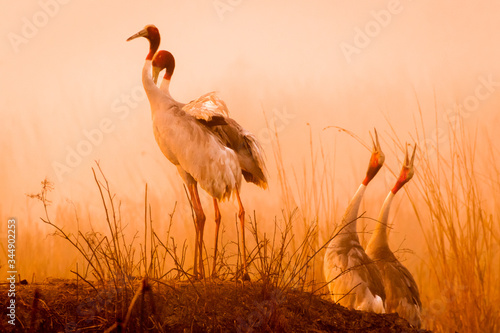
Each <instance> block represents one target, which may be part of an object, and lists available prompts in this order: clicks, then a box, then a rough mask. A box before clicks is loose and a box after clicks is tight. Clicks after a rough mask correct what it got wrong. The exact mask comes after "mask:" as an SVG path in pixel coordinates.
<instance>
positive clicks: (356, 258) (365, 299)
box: [324, 241, 386, 313]
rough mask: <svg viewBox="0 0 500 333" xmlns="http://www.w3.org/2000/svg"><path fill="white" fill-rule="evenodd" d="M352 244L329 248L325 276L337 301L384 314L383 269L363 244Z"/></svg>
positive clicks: (354, 307)
mask: <svg viewBox="0 0 500 333" xmlns="http://www.w3.org/2000/svg"><path fill="white" fill-rule="evenodd" d="M349 245H350V246H346V247H337V248H336V249H332V248H327V253H326V256H325V267H324V269H325V278H326V281H327V282H328V288H329V289H330V292H331V293H332V298H333V300H334V301H335V302H338V303H339V304H341V305H343V306H346V307H348V308H353V309H358V310H364V311H373V312H378V313H384V312H385V306H384V301H385V296H386V295H385V290H384V286H383V284H382V276H381V275H380V272H379V271H378V269H377V268H376V267H375V264H374V263H373V262H372V261H371V259H370V258H369V257H368V256H367V255H366V253H365V251H364V250H363V248H362V247H361V246H360V245H359V243H357V242H354V241H353V242H349ZM346 294H349V295H348V296H345V295H346Z"/></svg>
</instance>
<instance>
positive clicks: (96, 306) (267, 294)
mask: <svg viewBox="0 0 500 333" xmlns="http://www.w3.org/2000/svg"><path fill="white" fill-rule="evenodd" d="M423 123H424V121H423V120H422V122H421V124H419V125H417V126H416V129H415V134H414V137H415V141H416V142H424V141H425V139H427V138H426V137H425V135H424V133H426V131H425V128H424V126H423V125H422V124H423ZM320 137H321V136H320ZM481 139H483V138H481ZM314 141H315V140H314V139H313V133H312V131H311V132H310V138H309V146H310V156H309V157H308V158H307V159H306V160H305V161H304V162H303V164H299V166H298V167H297V166H295V167H293V168H291V169H290V168H289V167H287V166H286V165H285V162H284V156H283V151H282V149H281V146H280V140H279V137H278V135H277V134H276V135H275V138H274V140H273V142H272V144H273V153H274V159H275V163H276V170H277V176H278V181H279V186H280V188H281V192H282V193H281V199H282V202H281V205H282V207H283V208H282V215H281V216H280V217H275V218H274V223H273V230H272V232H269V230H268V229H265V228H263V227H261V223H259V221H257V218H256V214H255V213H254V214H253V216H252V217H251V218H250V224H249V228H250V231H251V234H252V236H253V239H254V244H255V246H254V248H253V249H248V251H249V252H248V254H249V257H250V268H251V272H250V273H251V275H252V282H251V283H245V284H243V283H242V282H241V281H239V279H238V276H240V274H239V273H240V269H241V267H240V266H241V265H240V263H241V260H240V255H241V254H240V253H232V252H231V251H230V249H229V250H228V247H227V245H228V244H227V243H223V244H222V246H221V247H220V248H221V249H220V252H221V253H220V256H219V263H218V272H217V273H218V275H219V278H220V279H219V280H215V281H214V280H203V281H195V280H193V279H192V276H191V267H189V266H187V264H186V253H187V247H186V245H185V243H182V244H178V243H177V242H176V240H175V238H174V237H173V236H172V235H170V227H171V224H170V227H169V228H168V229H167V232H166V233H164V234H163V235H161V236H159V235H158V234H157V232H156V231H155V229H154V223H153V221H152V217H151V216H152V211H153V210H154V209H155V207H151V206H150V203H149V201H148V194H147V193H148V191H147V186H146V189H145V197H144V208H143V209H144V234H142V235H138V234H137V233H134V235H132V236H130V235H129V234H130V231H127V232H126V228H127V222H126V218H124V217H122V216H121V212H120V203H119V201H118V199H117V198H116V197H115V194H114V193H113V192H112V190H111V189H110V185H109V183H108V181H107V179H106V177H105V176H104V174H103V172H102V170H101V169H100V167H99V165H97V168H96V170H95V171H94V178H95V182H96V186H97V188H98V190H99V194H100V197H101V201H102V207H103V210H104V213H105V214H104V216H105V223H106V225H107V230H106V231H104V232H103V231H101V232H97V231H94V230H93V229H91V231H90V232H87V233H82V232H80V231H78V233H77V234H71V233H67V232H66V231H65V230H64V229H63V228H61V227H60V226H59V225H58V224H56V223H54V222H52V220H51V218H50V216H49V209H48V207H49V205H50V201H49V198H48V194H49V192H50V190H51V185H50V183H48V182H44V183H43V188H42V191H41V192H40V193H39V194H37V195H34V197H36V198H38V199H39V200H40V201H41V202H42V204H43V207H44V209H45V216H44V217H43V218H42V221H43V222H44V223H46V224H47V225H49V226H51V227H52V228H54V230H55V234H56V235H58V236H60V237H62V238H63V239H64V240H66V241H67V242H68V244H69V245H70V247H71V248H72V249H76V250H77V251H78V253H79V254H80V256H81V258H83V265H81V264H80V266H78V265H76V267H75V269H74V271H73V273H74V274H75V280H71V281H56V282H53V281H52V282H50V283H48V284H47V283H46V284H41V285H39V286H36V285H30V286H28V287H22V286H20V288H22V290H21V291H20V292H19V294H20V295H21V296H22V297H21V298H22V299H23V302H21V303H20V309H21V311H20V314H19V321H20V323H22V326H23V327H25V328H26V329H28V328H31V329H33V327H35V328H36V329H37V330H39V331H46V332H49V331H53V330H63V329H66V330H68V331H78V330H83V331H102V330H105V329H108V330H116V331H119V330H125V329H128V330H129V331H141V330H142V331H160V332H161V331H165V332H166V331H174V332H175V331H179V332H180V331H193V332H198V331H199V332H202V331H235V330H236V331H242V332H251V331H269V332H271V331H332V330H335V329H337V330H343V331H349V330H366V331H370V330H372V331H377V330H389V331H390V330H393V331H400V330H402V329H404V330H408V331H410V330H409V328H408V327H407V326H404V325H407V324H406V323H405V322H404V321H401V320H399V319H397V316H395V315H392V316H378V315H374V314H366V313H361V312H355V311H347V310H345V309H342V308H340V307H338V306H335V305H334V304H332V303H331V302H330V301H327V300H325V298H326V297H325V295H324V294H325V293H326V289H325V281H324V278H323V273H322V264H323V263H322V260H323V254H324V253H323V249H324V246H325V245H326V244H327V243H328V241H329V239H330V238H331V237H332V235H334V234H335V231H336V230H335V223H334V221H337V220H338V218H339V216H340V215H342V213H343V208H342V207H339V206H338V204H337V200H338V198H337V196H336V188H335V178H336V177H335V158H336V156H335V154H334V152H333V153H331V152H328V151H326V150H325V149H324V147H323V144H322V143H321V140H320V142H319V145H318V144H317V143H315V142H314ZM477 142H478V138H477V133H475V132H473V133H471V132H469V130H467V129H466V128H465V127H464V126H454V127H453V126H450V128H449V132H448V141H447V142H446V145H443V144H441V145H440V146H438V147H439V148H438V149H437V150H434V149H431V148H432V147H429V146H422V145H421V146H420V150H419V153H418V157H417V161H416V163H415V165H416V166H415V168H416V172H415V177H414V180H413V181H412V183H411V186H410V187H406V188H405V191H406V193H407V195H408V196H409V198H410V201H411V206H412V207H413V212H412V213H411V214H412V217H410V218H414V219H416V220H418V222H419V224H420V228H421V230H422V234H423V237H424V239H425V246H426V252H427V253H426V255H425V256H423V259H422V260H421V262H420V264H419V265H417V266H413V267H408V268H409V269H410V271H412V272H414V276H415V278H416V280H417V283H418V285H419V287H420V291H421V297H422V302H423V320H424V327H426V328H429V329H432V330H435V331H437V332H449V331H464V332H483V331H489V332H494V331H498V330H499V327H500V319H499V318H500V310H499V307H498V306H497V304H498V303H499V302H500V288H498V286H497V285H498V281H499V280H500V266H499V265H498V262H499V253H500V251H499V250H500V245H499V244H500V223H499V219H498V209H499V208H500V200H499V198H500V170H499V167H498V166H497V165H496V164H495V163H494V161H493V156H494V155H495V154H497V153H498V151H496V150H495V148H494V144H493V142H491V141H488V140H486V141H484V140H483V141H481V142H482V143H483V146H482V149H483V150H484V148H485V147H486V148H487V149H489V150H490V152H489V153H490V154H489V155H488V156H489V157H490V158H491V160H490V161H486V162H485V160H484V159H479V157H478V154H477V152H476V148H477V144H478V143H477ZM484 142H486V144H485V143H484ZM393 144H394V147H396V148H395V150H396V151H394V152H392V153H394V154H396V153H399V151H403V149H404V143H403V142H401V141H400V140H399V139H398V135H397V133H396V132H394V133H393ZM387 153H388V152H387V151H386V155H387ZM332 154H333V156H332ZM487 163H489V164H487ZM485 164H486V165H489V168H486V170H488V173H484V170H483V169H480V168H479V167H478V166H481V165H485ZM478 169H479V171H478ZM292 193H293V194H292ZM174 207H175V206H174ZM174 214H176V212H175V208H174V209H173V211H172V212H171V213H170V222H172V219H173V216H174ZM75 218H77V217H75ZM238 238H239V237H238ZM361 238H362V239H363V237H361ZM237 245H238V244H237ZM229 248H231V246H230V247H229ZM237 248H238V249H239V246H237ZM205 252H207V251H206V250H205ZM205 258H206V265H205V266H206V267H210V266H211V265H208V263H209V257H208V256H207V255H205ZM417 272H418V273H417ZM209 274H210V272H208V271H207V276H208V275H209ZM141 281H142V283H141ZM37 287H38V288H39V292H40V297H34V296H33V295H34V292H35V288H37ZM384 325H385V326H384ZM398 325H399V326H398ZM403 327H404V328H403Z"/></svg>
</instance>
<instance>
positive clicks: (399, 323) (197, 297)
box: [0, 279, 424, 332]
mask: <svg viewBox="0 0 500 333" xmlns="http://www.w3.org/2000/svg"><path fill="white" fill-rule="evenodd" d="M126 285H129V287H127V288H125V287H123V288H122V287H117V283H109V284H106V285H102V284H101V285H99V284H95V285H94V286H93V287H92V286H90V285H89V284H86V283H84V282H82V281H81V280H80V281H78V282H77V281H76V280H57V279H54V280H49V281H46V282H45V283H40V284H27V285H21V284H17V285H16V322H15V323H16V325H15V326H12V325H10V324H9V323H8V322H7V320H8V318H7V313H8V312H7V311H8V310H7V305H8V304H9V303H8V302H9V300H10V298H9V297H7V292H8V289H9V287H8V285H5V284H2V285H0V295H1V296H0V309H1V310H0V313H1V318H0V331H1V332H103V331H106V330H108V331H110V332H111V331H113V332H119V331H128V332H418V330H415V329H413V328H412V327H411V326H410V325H409V324H408V323H407V322H406V321H405V320H404V319H402V318H400V317H399V316H398V315H397V314H385V315H380V314H375V313H368V312H362V311H351V310H348V309H346V308H343V307H341V306H339V305H337V304H333V303H332V302H331V301H329V300H327V299H325V297H322V296H320V295H313V294H311V293H307V292H303V291H299V290H294V289H286V290H282V289H280V288H275V287H273V286H271V285H268V284H264V283H261V282H245V283H242V282H221V281H217V282H214V281H212V280H207V281H202V282H200V281H199V282H193V283H191V282H179V281H169V282H163V281H162V282H159V281H151V280H149V282H148V283H143V282H141V281H136V282H134V283H133V284H132V285H130V284H128V282H127V284H126ZM134 295H136V297H135V300H134ZM35 296H36V297H35ZM127 312H129V319H128V321H127ZM420 332H424V331H420Z"/></svg>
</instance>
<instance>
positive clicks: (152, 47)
mask: <svg viewBox="0 0 500 333" xmlns="http://www.w3.org/2000/svg"><path fill="white" fill-rule="evenodd" d="M148 40H149V53H148V55H147V56H146V60H153V57H154V56H155V54H156V51H158V49H159V48H160V35H158V36H156V35H153V36H150V37H149V38H148Z"/></svg>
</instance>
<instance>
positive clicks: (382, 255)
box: [366, 145, 422, 328]
mask: <svg viewBox="0 0 500 333" xmlns="http://www.w3.org/2000/svg"><path fill="white" fill-rule="evenodd" d="M416 149H417V145H415V148H414V149H413V154H412V156H411V159H410V158H409V157H408V148H407V149H406V155H405V162H404V164H403V167H402V169H401V173H400V174H399V178H398V180H397V182H396V184H395V185H394V188H393V189H392V190H391V191H390V192H389V194H388V195H387V198H386V199H385V201H384V204H383V205H382V209H381V210H380V215H379V218H378V219H379V223H378V225H377V228H376V229H375V232H374V233H373V235H372V237H371V238H370V242H369V243H368V246H367V247H366V253H367V254H368V255H369V256H370V258H372V259H373V260H374V261H375V263H376V265H377V267H378V268H379V270H380V272H381V274H382V281H383V282H384V287H385V292H386V295H387V297H386V300H385V304H386V311H387V312H397V313H398V314H399V315H400V316H401V317H403V318H405V319H406V320H408V322H409V323H410V324H411V325H413V326H414V327H417V328H420V326H421V318H420V309H421V307H422V303H421V302H420V295H419V292H418V286H417V284H416V282H415V280H414V279H413V276H412V275H411V273H410V272H409V271H408V269H407V268H406V267H404V266H403V265H402V264H401V263H400V262H399V260H398V259H396V257H395V256H394V254H393V253H392V251H391V249H390V248H389V244H388V242H387V223H388V219H389V210H390V208H391V204H392V200H393V198H394V196H395V195H396V193H397V192H398V191H399V190H400V189H401V188H402V187H403V186H404V185H405V184H406V183H407V182H408V181H409V180H410V179H411V178H412V177H413V172H414V170H413V160H414V159H415V151H416Z"/></svg>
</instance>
